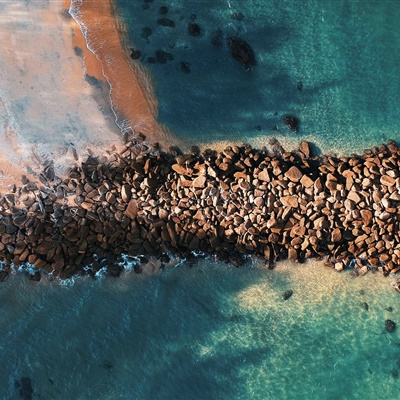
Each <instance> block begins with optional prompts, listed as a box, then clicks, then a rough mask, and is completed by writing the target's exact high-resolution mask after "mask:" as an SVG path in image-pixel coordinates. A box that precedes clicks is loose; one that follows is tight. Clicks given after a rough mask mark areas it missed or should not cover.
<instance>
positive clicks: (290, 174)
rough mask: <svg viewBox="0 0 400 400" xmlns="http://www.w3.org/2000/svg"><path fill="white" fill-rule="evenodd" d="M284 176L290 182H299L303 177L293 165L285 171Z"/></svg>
mask: <svg viewBox="0 0 400 400" xmlns="http://www.w3.org/2000/svg"><path fill="white" fill-rule="evenodd" d="M285 177H286V178H288V179H289V180H291V181H292V182H299V181H300V179H301V178H302V177H303V173H302V172H301V171H300V170H299V169H298V168H297V167H296V166H294V165H293V166H292V167H290V168H289V169H288V170H287V171H286V172H285Z"/></svg>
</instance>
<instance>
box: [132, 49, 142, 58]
mask: <svg viewBox="0 0 400 400" xmlns="http://www.w3.org/2000/svg"><path fill="white" fill-rule="evenodd" d="M141 56H142V52H141V51H140V50H135V49H131V55H130V57H131V58H132V60H139V58H140V57H141Z"/></svg>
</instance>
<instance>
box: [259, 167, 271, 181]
mask: <svg viewBox="0 0 400 400" xmlns="http://www.w3.org/2000/svg"><path fill="white" fill-rule="evenodd" d="M257 178H258V179H259V180H260V181H264V182H270V180H271V178H270V176H269V173H268V170H266V169H263V170H262V171H261V172H260V173H259V174H258V176H257Z"/></svg>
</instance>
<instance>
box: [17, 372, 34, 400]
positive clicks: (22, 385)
mask: <svg viewBox="0 0 400 400" xmlns="http://www.w3.org/2000/svg"><path fill="white" fill-rule="evenodd" d="M16 386H17V387H19V395H20V396H21V398H22V399H23V400H31V399H32V396H33V388H32V381H31V379H30V378H28V377H26V376H23V377H22V378H21V381H20V382H18V381H17V382H16Z"/></svg>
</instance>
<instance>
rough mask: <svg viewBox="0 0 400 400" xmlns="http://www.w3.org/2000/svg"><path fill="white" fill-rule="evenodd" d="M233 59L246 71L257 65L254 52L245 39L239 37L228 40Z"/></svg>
mask: <svg viewBox="0 0 400 400" xmlns="http://www.w3.org/2000/svg"><path fill="white" fill-rule="evenodd" d="M227 43H228V46H229V48H230V49H231V54H232V57H233V58H234V59H235V60H237V61H239V62H240V63H241V64H242V65H243V66H244V67H245V68H246V69H251V68H252V67H254V66H256V65H257V61H256V56H255V53H254V50H253V49H252V47H251V46H250V44H249V43H247V42H246V41H245V40H244V39H242V38H239V37H229V38H228V39H227Z"/></svg>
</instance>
